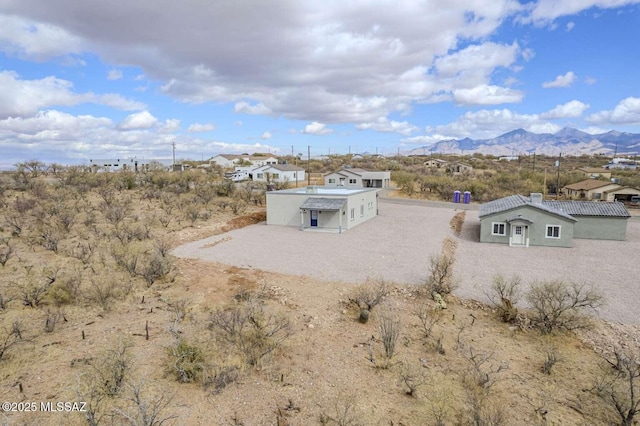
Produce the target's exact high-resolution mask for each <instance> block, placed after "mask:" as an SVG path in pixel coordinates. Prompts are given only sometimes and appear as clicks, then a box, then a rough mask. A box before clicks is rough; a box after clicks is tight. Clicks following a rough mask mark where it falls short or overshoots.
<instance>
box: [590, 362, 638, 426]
mask: <svg viewBox="0 0 640 426" xmlns="http://www.w3.org/2000/svg"><path fill="white" fill-rule="evenodd" d="M614 355H615V361H608V360H607V362H609V364H610V365H611V366H612V367H613V368H611V369H608V371H607V372H606V373H605V374H604V376H603V377H600V378H598V379H597V380H596V384H595V386H594V388H593V391H594V392H595V393H596V395H598V396H599V397H600V398H601V399H602V400H603V401H605V402H606V403H607V404H608V405H609V406H610V407H611V408H613V409H614V410H615V412H616V414H617V415H618V417H619V420H620V423H619V424H620V425H622V426H632V425H634V424H636V423H635V416H636V414H638V411H639V410H640V356H638V355H637V354H633V353H631V352H629V351H623V350H621V349H616V350H615V352H614Z"/></svg>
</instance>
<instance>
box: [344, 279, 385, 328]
mask: <svg viewBox="0 0 640 426" xmlns="http://www.w3.org/2000/svg"><path fill="white" fill-rule="evenodd" d="M388 294H389V286H388V285H387V283H385V282H384V281H383V280H367V281H366V282H365V283H364V284H361V285H359V286H357V287H356V288H354V289H353V291H352V293H351V296H349V301H350V302H351V303H353V304H355V305H356V306H357V307H358V308H359V309H360V317H359V319H360V322H362V323H366V322H367V321H369V314H370V313H371V310H372V309H373V308H374V307H375V306H377V305H378V304H379V303H380V302H382V301H383V300H384V298H385V297H387V295H388Z"/></svg>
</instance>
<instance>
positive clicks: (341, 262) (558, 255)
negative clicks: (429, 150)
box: [173, 198, 640, 325]
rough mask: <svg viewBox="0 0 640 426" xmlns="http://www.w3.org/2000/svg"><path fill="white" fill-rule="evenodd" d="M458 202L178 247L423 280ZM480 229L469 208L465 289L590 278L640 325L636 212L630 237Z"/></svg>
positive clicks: (280, 268) (383, 209)
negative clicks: (541, 242)
mask: <svg viewBox="0 0 640 426" xmlns="http://www.w3.org/2000/svg"><path fill="white" fill-rule="evenodd" d="M454 207H455V205H453V204H447V203H442V205H440V206H438V207H433V206H428V205H427V206H424V205H413V204H405V203H401V202H399V203H396V202H390V201H389V200H388V199H383V198H381V202H380V203H379V216H378V217H376V218H375V219H373V220H371V221H368V222H366V223H364V224H362V225H360V226H358V227H356V228H354V229H352V230H349V231H347V232H344V233H343V234H335V233H329V232H318V231H305V232H302V231H300V230H299V229H297V228H291V227H283V226H267V225H266V224H264V223H261V224H257V225H252V226H249V227H246V228H242V229H237V230H234V231H231V232H228V233H226V234H222V235H216V236H214V237H210V238H207V239H204V240H200V241H196V242H193V243H189V244H185V245H182V246H180V247H178V248H176V249H175V250H174V251H173V254H174V255H176V256H178V257H186V258H197V259H203V260H210V261H215V262H220V263H225V264H229V265H234V266H238V267H245V268H256V269H263V270H267V271H274V272H280V273H284V274H290V275H307V276H311V277H314V278H318V279H322V280H329V281H343V282H347V283H360V282H363V281H364V280H366V279H367V278H368V277H371V278H382V279H385V280H387V281H389V282H395V283H408V284H418V283H420V282H422V281H423V280H424V279H425V277H426V274H427V267H426V265H427V262H428V259H429V256H431V255H432V254H437V253H439V252H440V248H441V243H442V240H443V239H444V238H445V237H447V236H452V235H453V234H452V232H451V231H450V228H449V221H450V219H451V218H452V217H453V215H455V214H456V213H457V211H456V209H455V208H454ZM457 207H462V206H457ZM464 207H467V206H464ZM458 211H459V210H458ZM478 234H479V221H478V212H477V210H467V212H466V221H465V225H464V228H463V232H462V236H461V238H459V239H458V242H459V244H458V252H457V262H456V274H457V276H458V278H459V279H460V281H461V284H460V287H459V288H458V289H457V290H456V294H457V295H458V296H460V297H464V298H472V299H477V300H482V301H486V297H485V296H484V289H485V288H488V286H489V285H490V284H491V281H492V278H493V276H495V275H496V274H498V273H500V274H502V275H504V276H510V275H512V274H518V275H519V276H520V277H522V278H523V281H524V282H525V283H530V282H532V281H534V280H544V279H563V280H574V281H577V282H589V283H592V284H594V285H595V286H597V287H599V288H600V289H601V290H602V291H603V292H604V293H605V295H606V299H607V304H606V306H605V307H604V308H602V310H601V315H602V316H603V317H604V318H606V319H609V320H614V321H620V322H623V323H627V324H635V325H640V313H639V310H638V303H639V302H640V280H638V276H639V275H640V274H638V272H637V270H635V271H634V270H633V265H635V263H636V262H638V261H639V260H640V255H639V253H640V220H638V218H632V219H630V220H629V223H628V227H627V241H624V242H620V241H597V240H580V239H576V240H574V247H573V248H552V247H528V248H511V247H508V246H505V245H501V244H480V243H479V242H478ZM216 243H217V244H216ZM214 244H215V245H214Z"/></svg>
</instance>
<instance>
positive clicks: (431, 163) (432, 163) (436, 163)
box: [424, 158, 449, 169]
mask: <svg viewBox="0 0 640 426" xmlns="http://www.w3.org/2000/svg"><path fill="white" fill-rule="evenodd" d="M447 164H449V163H448V162H446V161H445V160H442V159H440V158H434V159H431V160H427V161H425V162H424V165H425V166H426V167H429V168H430V169H441V168H443V167H446V165H447Z"/></svg>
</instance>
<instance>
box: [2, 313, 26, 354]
mask: <svg viewBox="0 0 640 426" xmlns="http://www.w3.org/2000/svg"><path fill="white" fill-rule="evenodd" d="M23 332H24V328H23V326H22V323H20V322H19V321H14V322H13V323H12V324H11V326H10V327H8V328H3V329H2V330H0V360H2V357H4V355H5V354H6V353H7V351H8V350H9V349H11V348H12V347H14V346H16V345H18V344H19V343H22V342H24V340H23V339H22V333H23Z"/></svg>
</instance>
